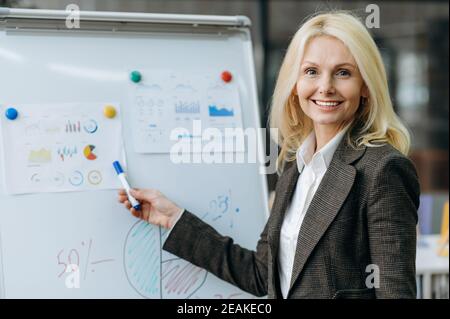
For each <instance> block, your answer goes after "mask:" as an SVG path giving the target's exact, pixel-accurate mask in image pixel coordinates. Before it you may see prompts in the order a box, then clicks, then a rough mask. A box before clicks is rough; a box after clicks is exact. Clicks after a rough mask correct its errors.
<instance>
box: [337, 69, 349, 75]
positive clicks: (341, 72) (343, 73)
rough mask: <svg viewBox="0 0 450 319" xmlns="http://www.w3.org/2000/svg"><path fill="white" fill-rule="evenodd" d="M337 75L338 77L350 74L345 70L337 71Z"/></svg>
mask: <svg viewBox="0 0 450 319" xmlns="http://www.w3.org/2000/svg"><path fill="white" fill-rule="evenodd" d="M337 75H339V76H349V75H350V72H348V71H347V70H339V71H338V73H337Z"/></svg>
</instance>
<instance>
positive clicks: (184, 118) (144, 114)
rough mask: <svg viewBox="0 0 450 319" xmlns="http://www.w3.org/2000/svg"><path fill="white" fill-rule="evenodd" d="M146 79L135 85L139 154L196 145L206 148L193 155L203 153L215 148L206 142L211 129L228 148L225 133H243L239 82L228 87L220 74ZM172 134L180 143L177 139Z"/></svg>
mask: <svg viewBox="0 0 450 319" xmlns="http://www.w3.org/2000/svg"><path fill="white" fill-rule="evenodd" d="M141 73H142V82H140V83H138V84H130V86H131V87H130V93H131V94H130V103H131V105H132V109H133V139H134V146H135V151H136V152H137V153H169V152H170V151H171V147H172V146H173V145H174V144H175V143H188V144H191V145H193V144H195V143H194V141H198V143H199V144H198V145H200V148H197V149H196V148H195V147H191V148H190V150H191V152H197V151H198V152H201V151H202V147H203V146H204V145H205V144H208V143H209V144H210V143H211V140H208V139H205V135H203V138H202V134H204V133H205V129H211V128H213V129H218V131H220V132H221V133H222V137H223V139H222V142H225V140H226V138H227V137H226V134H225V128H231V129H235V128H240V129H242V115H241V104H240V99H239V90H238V85H237V80H235V79H233V81H231V82H229V83H225V82H224V81H222V79H221V77H220V72H219V73H218V72H217V71H203V72H196V73H195V74H186V73H183V72H174V71H170V70H141ZM194 122H196V123H197V130H196V129H195V128H194V127H193V124H194ZM175 132H176V133H175ZM171 134H172V137H173V136H175V137H176V139H173V138H172V139H171ZM226 151H227V150H226V149H225V148H223V152H226ZM232 151H233V150H232ZM234 151H235V150H234ZM240 151H243V150H242V149H241V150H240Z"/></svg>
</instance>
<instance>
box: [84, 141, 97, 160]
mask: <svg viewBox="0 0 450 319" xmlns="http://www.w3.org/2000/svg"><path fill="white" fill-rule="evenodd" d="M94 149H95V146H94V145H88V146H86V147H85V148H84V150H83V154H84V157H86V158H87V159H88V160H90V161H94V160H96V159H97V155H95V154H94Z"/></svg>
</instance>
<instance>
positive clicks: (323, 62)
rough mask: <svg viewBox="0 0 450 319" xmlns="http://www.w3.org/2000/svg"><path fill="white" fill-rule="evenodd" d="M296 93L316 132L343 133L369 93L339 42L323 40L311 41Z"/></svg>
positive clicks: (320, 38)
mask: <svg viewBox="0 0 450 319" xmlns="http://www.w3.org/2000/svg"><path fill="white" fill-rule="evenodd" d="M296 92H297V94H298V97H299V101H300V106H301V108H302V110H303V112H304V113H305V114H306V115H307V116H308V117H309V118H310V119H311V120H312V121H313V122H314V128H315V130H317V129H327V130H329V129H331V130H332V131H336V132H337V131H339V130H340V129H341V128H343V127H344V126H345V125H346V124H347V123H349V122H350V121H351V120H352V119H353V117H354V115H355V112H356V110H357V109H358V106H359V103H360V98H361V96H364V97H367V89H366V88H365V85H364V81H363V79H362V76H361V74H360V73H359V70H358V68H357V65H356V62H355V60H354V58H353V56H352V55H351V53H350V51H349V50H348V49H347V47H346V46H345V45H344V44H343V43H342V42H341V41H340V40H338V39H336V38H334V37H330V36H319V37H316V38H313V39H311V40H310V41H309V43H308V45H307V46H306V48H305V53H304V56H303V60H302V62H301V66H300V75H299V78H298V80H297V86H296Z"/></svg>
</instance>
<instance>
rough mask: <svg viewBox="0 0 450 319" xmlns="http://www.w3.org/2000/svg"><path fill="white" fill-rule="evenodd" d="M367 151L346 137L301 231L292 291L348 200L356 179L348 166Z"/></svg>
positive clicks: (353, 170)
mask: <svg viewBox="0 0 450 319" xmlns="http://www.w3.org/2000/svg"><path fill="white" fill-rule="evenodd" d="M364 151H365V147H363V148H362V149H358V150H355V149H353V148H351V147H350V146H349V145H348V144H347V141H346V138H343V140H342V142H341V143H340V144H339V146H338V148H337V149H336V152H335V154H334V156H333V159H332V161H331V163H330V166H329V167H328V169H327V172H326V173H325V175H324V177H323V179H322V181H321V183H320V185H319V188H318V189H317V191H316V193H315V195H314V197H313V199H312V201H311V204H310V205H309V208H308V210H307V212H306V215H305V218H304V220H303V223H302V226H301V228H300V232H299V236H298V241H297V248H296V252H295V257H294V266H293V270H292V278H291V283H290V288H292V286H293V285H294V283H295V281H296V280H297V278H298V276H299V275H300V273H301V271H302V270H303V268H304V266H305V263H306V261H307V259H308V257H309V256H310V255H311V253H312V251H313V249H314V247H315V246H316V245H317V243H318V242H319V240H320V238H321V237H322V236H323V234H324V233H325V231H326V230H327V229H328V227H329V226H330V224H331V222H332V221H333V219H334V218H335V217H336V215H337V213H338V212H339V210H340V208H341V207H342V204H343V203H344V201H345V199H346V198H347V196H348V194H349V192H350V190H351V188H352V186H353V183H354V180H355V176H356V169H355V168H354V167H353V166H352V165H349V164H350V163H351V162H353V161H355V160H356V159H358V158H359V157H361V156H362V154H363V153H364Z"/></svg>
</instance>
